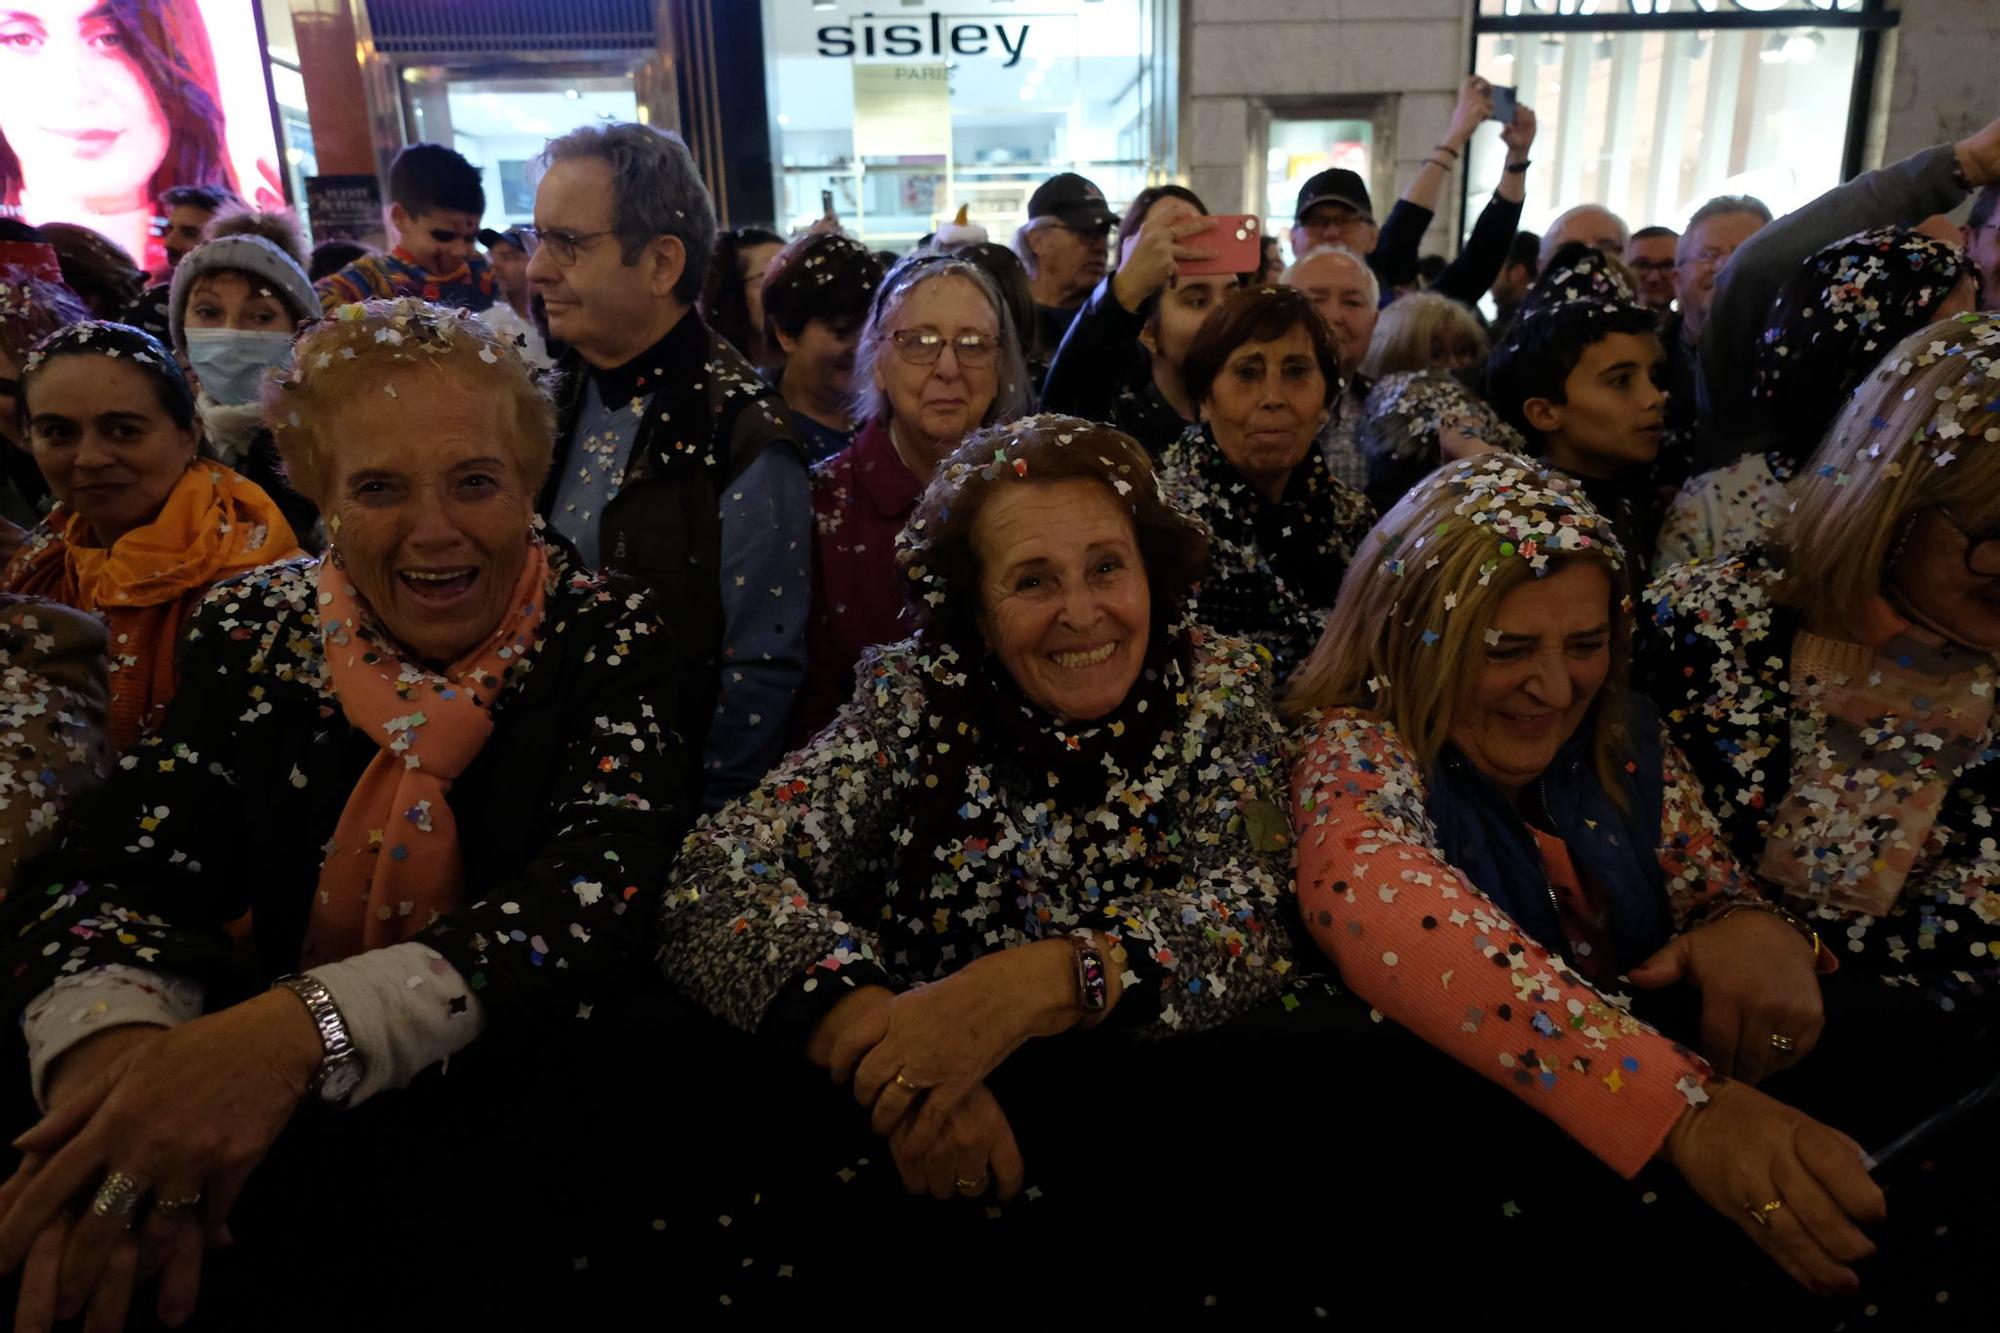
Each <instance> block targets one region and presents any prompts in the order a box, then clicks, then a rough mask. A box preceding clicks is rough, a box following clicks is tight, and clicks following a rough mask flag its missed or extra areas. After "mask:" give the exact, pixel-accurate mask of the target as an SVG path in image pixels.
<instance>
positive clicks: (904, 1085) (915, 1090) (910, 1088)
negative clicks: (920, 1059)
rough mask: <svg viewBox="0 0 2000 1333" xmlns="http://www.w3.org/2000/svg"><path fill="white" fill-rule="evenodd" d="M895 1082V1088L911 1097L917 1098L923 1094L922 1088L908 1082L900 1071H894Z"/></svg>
mask: <svg viewBox="0 0 2000 1333" xmlns="http://www.w3.org/2000/svg"><path fill="white" fill-rule="evenodd" d="M895 1082H896V1086H897V1087H899V1088H901V1089H902V1090H903V1091H904V1092H907V1093H909V1094H910V1095H911V1096H912V1097H915V1096H918V1095H920V1094H921V1093H922V1092H923V1089H922V1088H920V1087H918V1086H917V1085H916V1084H914V1083H912V1082H910V1080H908V1079H906V1078H904V1077H903V1074H902V1071H901V1070H898V1071H896V1079H895Z"/></svg>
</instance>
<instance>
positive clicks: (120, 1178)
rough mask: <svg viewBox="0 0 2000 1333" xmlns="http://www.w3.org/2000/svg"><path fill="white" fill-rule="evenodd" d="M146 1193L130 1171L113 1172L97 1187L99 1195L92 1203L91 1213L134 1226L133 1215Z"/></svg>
mask: <svg viewBox="0 0 2000 1333" xmlns="http://www.w3.org/2000/svg"><path fill="white" fill-rule="evenodd" d="M143 1193H145V1190H144V1188H143V1187H142V1186H141V1185H140V1184H139V1178H138V1177H137V1176H135V1175H133V1174H131V1173H130V1172H129V1171H112V1172H109V1173H108V1174H106V1175H105V1177H104V1183H103V1184H101V1185H99V1186H98V1187H97V1195H96V1197H94V1198H93V1199H91V1201H90V1211H91V1212H93V1213H96V1214H97V1215H98V1216H99V1217H109V1218H113V1219H116V1220H117V1221H120V1222H123V1223H124V1224H125V1225H126V1226H128V1227H129V1226H131V1225H132V1214H133V1213H134V1212H136V1211H138V1208H139V1196H140V1195H141V1194H143Z"/></svg>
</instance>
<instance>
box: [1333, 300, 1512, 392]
mask: <svg viewBox="0 0 2000 1333" xmlns="http://www.w3.org/2000/svg"><path fill="white" fill-rule="evenodd" d="M1440 337H1443V338H1444V339H1446V340H1447V341H1448V342H1449V341H1455V340H1459V339H1463V340H1465V341H1468V342H1470V343H1472V345H1473V346H1474V347H1475V348H1476V349H1477V354H1476V357H1475V359H1476V360H1480V361H1484V360H1485V359H1486V330H1485V329H1482V328H1480V327H1479V321H1478V320H1477V319H1474V318H1473V316H1472V311H1471V309H1470V308H1469V307H1467V306H1464V305H1461V304H1460V303H1459V302H1457V301H1454V300H1452V299H1451V298H1450V297H1449V296H1439V295H1438V294H1437V293H1436V292H1412V293H1410V295H1408V296H1402V297H1398V298H1397V299H1395V300H1394V301H1391V302H1390V303H1389V304H1388V305H1386V306H1384V307H1383V308H1382V315H1381V318H1380V319H1378V320H1377V321H1376V323H1375V336H1374V337H1373V338H1371V339H1369V341H1368V355H1366V356H1364V357H1363V358H1362V359H1361V367H1360V373H1361V374H1363V375H1366V376H1367V377H1368V378H1369V379H1371V380H1379V379H1381V378H1382V377H1383V376H1384V375H1393V374H1396V373H1397V372H1398V371H1403V370H1429V369H1431V368H1432V367H1433V366H1436V365H1437V364H1438V361H1437V358H1436V357H1435V356H1434V355H1432V353H1431V344H1433V343H1434V342H1436V341H1437V340H1438V339H1439V338H1440Z"/></svg>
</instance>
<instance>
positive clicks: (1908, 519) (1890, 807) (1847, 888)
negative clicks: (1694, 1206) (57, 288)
mask: <svg viewBox="0 0 2000 1333" xmlns="http://www.w3.org/2000/svg"><path fill="white" fill-rule="evenodd" d="M1996 377H2000V316H1996V315H1992V314H1984V315H1965V316H1960V317H1959V318H1957V319H1951V320H1945V321H1942V322H1940V323H1936V324H1932V325H1930V326H1929V327H1928V328H1924V329H1919V330H1917V331H1916V332H1914V333H1912V334H1910V335H1909V336H1908V337H1906V338H1904V339H1903V341H1902V342H1900V343H1898V344H1896V345H1894V346H1893V347H1891V348H1889V349H1888V354H1887V355H1886V356H1885V357H1884V358H1883V360H1882V362H1881V364H1880V365H1879V366H1878V367H1877V368H1876V370H1875V371H1874V373H1873V374H1872V375H1870V376H1869V377H1868V378H1867V379H1866V380H1865V381H1864V382H1863V383H1862V385H1861V387H1860V388H1859V389H1857V390H1856V391H1855V393H1854V395H1853V397H1852V399H1851V400H1850V401H1849V403H1848V405H1847V407H1846V408H1845V409H1844V410H1843V411H1842V412H1841V414H1840V416H1839V417H1838V419H1837V420H1836V421H1835V422H1834V424H1833V426H1832V428H1831V429H1830V430H1829V431H1828V432H1827V436H1826V439H1825V442H1824V443H1823V444H1822V445H1821V446H1820V449H1819V452H1818V453H1817V454H1815V455H1814V456H1813V457H1812V458H1811V459H1810V460H1809V461H1808V463H1807V465H1806V466H1805V467H1804V468H1803V469H1802V470H1801V472H1800V474H1799V476H1798V478H1797V479H1796V480H1795V481H1794V482H1793V483H1792V500H1791V508H1790V510H1789V512H1787V513H1786V514H1785V515H1784V516H1783V518H1782V519H1781V521H1780V524H1779V526H1778V528H1777V529H1776V530H1775V531H1774V532H1773V533H1772V534H1771V536H1770V539H1769V540H1768V542H1766V543H1764V544H1761V545H1758V546H1754V547H1751V548H1750V549H1748V550H1746V551H1743V552H1740V553H1738V554H1737V555H1734V556H1729V557H1725V558H1723V559H1721V560H1718V561H1716V562H1715V563H1712V564H1701V565H1688V566H1682V567H1678V568H1675V569H1672V570H1669V571H1668V572H1667V573H1666V574H1664V575H1662V576H1661V577H1660V578H1659V580H1657V581H1656V582H1655V583H1654V585H1653V586H1652V588H1650V589H1649V590H1648V591H1647V600H1648V602H1649V608H1648V614H1646V615H1645V616H1643V617H1642V619H1643V621H1644V623H1645V624H1646V625H1647V626H1648V627H1649V632H1648V633H1647V634H1646V635H1645V636H1644V638H1643V639H1642V640H1641V652H1640V655H1639V664H1640V674H1639V680H1640V683H1641V685H1642V686H1643V687H1645V688H1647V689H1649V690H1650V691H1651V693H1652V694H1653V697H1654V698H1655V699H1656V700H1657V701H1658V702H1659V705H1660V707H1661V708H1662V709H1663V710H1664V711H1665V712H1666V715H1667V719H1668V722H1669V725H1670V727H1671V729H1672V730H1673V732H1674V734H1675V737H1676V739H1677V740H1678V741H1679V743H1680V745H1681V747H1682V749H1683V750H1684V751H1685V752H1686V753H1687V756H1688V758H1689V759H1690V760H1691V761H1692V762H1693V765H1694V768H1695V772H1696V775H1697V776H1698V777H1700V778H1701V780H1702V785H1703V786H1704V788H1705V789H1706V790H1707V791H1708V792H1709V793H1710V801H1711V803H1712V804H1713V805H1714V808H1715V813H1716V815H1717V816H1718V817H1719V818H1720V819H1721V821H1722V830H1723V833H1724V836H1725V837H1726V838H1727V839H1728V840H1729V842H1730V843H1731V844H1732V845H1733V846H1734V848H1735V850H1736V853H1737V855H1738V856H1740V857H1742V858H1743V861H1744V863H1745V864H1746V865H1748V866H1750V867H1751V868H1753V869H1754V870H1756V872H1757V873H1758V874H1759V875H1760V876H1761V877H1762V878H1763V879H1765V880H1766V881H1767V882H1769V883H1770V884H1771V885H1773V886H1774V888H1775V890H1776V891H1777V892H1779V893H1781V894H1782V895H1783V896H1784V899H1785V901H1786V902H1787V903H1789V904H1790V905H1791V906H1792V907H1793V908H1794V909H1795V910H1797V911H1799V912H1801V913H1803V914H1804V915H1806V916H1807V917H1808V918H1809V919H1811V920H1812V921H1813V922H1814V923H1815V924H1816V925H1817V926H1818V928H1819V929H1820V931H1821V932H1822V933H1823V934H1825V935H1827V936H1828V937H1829V938H1834V939H1838V940H1839V941H1840V944H1841V954H1840V958H1841V971H1840V974H1839V975H1838V976H1837V977H1833V978H1829V980H1828V987H1827V1003H1828V1010H1829V1014H1830V1016H1831V1017H1832V1018H1833V1019H1835V1020H1838V1021H1836V1022H1835V1023H1834V1024H1833V1025H1832V1027H1831V1029H1830V1030H1832V1031H1834V1032H1835V1033H1836V1034H1839V1033H1841V1032H1843V1031H1845V1032H1846V1033H1847V1034H1848V1035H1849V1039H1850V1040H1851V1041H1853V1042H1854V1043H1855V1044H1856V1045H1857V1047H1865V1045H1866V1043H1867V1042H1869V1041H1892V1042H1893V1043H1894V1044H1895V1047H1896V1049H1897V1051H1898V1063H1899V1065H1900V1066H1903V1067H1904V1068H1905V1069H1906V1071H1907V1072H1906V1073H1905V1074H1902V1075H1899V1077H1898V1078H1897V1079H1895V1080H1893V1081H1890V1082H1884V1083H1871V1084H1868V1085H1866V1086H1863V1087H1855V1088H1852V1089H1850V1090H1849V1091H1848V1092H1847V1093H1846V1094H1845V1096H1846V1100H1847V1102H1848V1103H1849V1104H1850V1106H1851V1107H1852V1109H1853V1112H1854V1113H1855V1114H1856V1115H1857V1116H1858V1117H1863V1120H1862V1123H1864V1124H1865V1125H1867V1126H1868V1127H1869V1128H1870V1129H1872V1130H1874V1131H1875V1132H1876V1133H1879V1134H1882V1135H1883V1136H1884V1137H1885V1138H1886V1137H1888V1136H1890V1135H1893V1134H1894V1133H1896V1132H1899V1131H1900V1130H1901V1129H1903V1128H1905V1127H1906V1126H1907V1122H1908V1121H1911V1120H1914V1119H1915V1118H1916V1117H1917V1116H1918V1115H1921V1114H1928V1113H1929V1112H1930V1111H1931V1110H1935V1109H1936V1108H1937V1107H1938V1106H1941V1105H1943V1104H1945V1103H1946V1102H1948V1101H1949V1100H1951V1099H1952V1098H1954V1097H1956V1096H1957V1095H1958V1094H1959V1093H1961V1092H1963V1091H1964V1090H1965V1087H1967V1086H1969V1085H1970V1084H1971V1083H1973V1082H1976V1081H1977V1080H1978V1079H1979V1078H1981V1077H1984V1076H1985V1075H1986V1074H1990V1073H1991V1071H1992V1069H1993V1067H1994V1051H1995V1047H1994V1044H1993V1043H1994V1032H1995V1020H1996V1015H2000V1004H1996V997H2000V950H1996V949H1995V948H1994V941H1995V940H1996V938H2000V850H1996V848H1995V842H1994V832H1993V829H1994V822H1995V818H1996V816H2000V761H1996V755H2000V725H1996V724H1997V723H2000V719H1996V717H1995V710H1994V701H1995V687H1996V682H2000V670H1996V658H2000V443H1996V441H2000V408H1996V405H1995V403H1994V401H1993V398H1994V394H1993V388H1992V386H1993V384H1994V382H1995V379H1996ZM1801 1072H1802V1073H1803V1072H1805V1071H1801ZM1899 1120H1900V1121H1902V1122H1903V1123H1898V1121H1899ZM1989 1123H1990V1122H1989Z"/></svg>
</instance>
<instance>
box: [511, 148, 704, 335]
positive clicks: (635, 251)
mask: <svg viewBox="0 0 2000 1333" xmlns="http://www.w3.org/2000/svg"><path fill="white" fill-rule="evenodd" d="M578 158H596V159H597V160H599V161H601V162H603V163H605V164H606V165H608V166H609V167H610V168H611V210H612V211H611V229H612V231H614V232H615V233H616V234H617V236H618V244H619V250H620V253H621V254H622V255H623V257H624V260H625V262H626V263H627V264H628V265H629V264H633V263H636V262H637V261H638V258H639V252H640V251H642V250H644V249H645V248H646V246H647V245H648V244H649V243H650V242H652V241H654V240H655V239H657V238H659V237H661V236H671V237H673V238H674V239H676V240H678V241H679V242H680V243H681V248H682V250H684V251H685V252H686V260H685V262H684V264H683V267H682V268H681V276H680V281H678V282H676V283H675V284H674V297H675V299H676V300H679V301H681V302H682V303H684V304H686V305H693V304H694V302H695V298H696V297H698V296H700V295H701V284H702V282H703V281H704V280H705V279H706V278H707V277H708V262H709V256H710V254H711V253H713V251H714V250H715V201H714V200H713V199H711V198H710V197H709V193H708V187H707V186H706V185H703V184H702V181H701V172H700V171H699V170H697V169H696V167H695V164H694V155H693V154H691V153H689V152H688V147H687V144H686V143H684V142H683V141H682V139H681V136H680V135H678V134H675V133H673V132H672V131H670V130H659V129H654V128H653V127H652V126H650V125H640V124H637V123H635V122H632V121H622V122H620V123H617V124H613V125H585V126H583V127H582V128H580V129H574V130H571V131H570V132H569V133H568V134H565V135H563V136H562V137H561V138H559V139H551V140H550V141H549V145H548V147H546V148H544V149H543V150H542V162H543V164H544V165H554V164H555V163H557V162H570V161H575V160H576V159H578Z"/></svg>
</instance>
